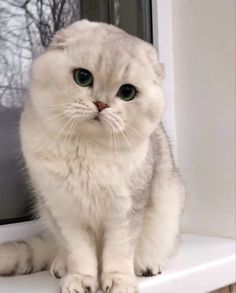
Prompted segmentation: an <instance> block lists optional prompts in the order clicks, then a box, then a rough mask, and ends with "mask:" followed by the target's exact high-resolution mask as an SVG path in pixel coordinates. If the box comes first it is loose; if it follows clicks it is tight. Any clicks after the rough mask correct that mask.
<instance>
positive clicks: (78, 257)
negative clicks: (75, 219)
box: [61, 223, 98, 293]
mask: <svg viewBox="0 0 236 293" xmlns="http://www.w3.org/2000/svg"><path fill="white" fill-rule="evenodd" d="M64 228H65V227H64ZM74 228H75V229H73V224H72V223H71V225H69V226H67V227H66V230H64V232H62V234H63V235H64V238H65V240H66V248H67V251H68V254H67V259H66V263H67V274H66V275H65V277H64V278H63V279H62V281H61V292H62V293H76V292H80V293H87V292H91V293H95V292H96V290H97V286H98V284H97V256H96V245H95V241H94V239H93V236H92V235H91V232H90V231H89V230H87V229H86V228H85V227H79V226H76V227H75V226H74Z"/></svg>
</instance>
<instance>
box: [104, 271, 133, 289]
mask: <svg viewBox="0 0 236 293" xmlns="http://www.w3.org/2000/svg"><path fill="white" fill-rule="evenodd" d="M102 289H103V291H104V292H105V293H138V287H137V283H136V279H135V277H134V276H128V275H125V274H119V273H103V274H102Z"/></svg>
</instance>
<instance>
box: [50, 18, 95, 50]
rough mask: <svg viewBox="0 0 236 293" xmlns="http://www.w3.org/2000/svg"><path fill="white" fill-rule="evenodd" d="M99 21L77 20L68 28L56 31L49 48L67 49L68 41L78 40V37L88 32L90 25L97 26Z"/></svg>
mask: <svg viewBox="0 0 236 293" xmlns="http://www.w3.org/2000/svg"><path fill="white" fill-rule="evenodd" d="M96 26H97V23H95V22H90V21H88V20H86V19H83V20H79V21H76V22H74V23H72V24H71V25H69V26H68V27H67V28H64V29H61V30H59V31H58V32H56V33H55V35H54V36H53V38H52V41H51V43H50V45H49V47H48V49H49V50H50V49H52V50H55V49H65V48H66V47H67V45H68V43H69V42H70V41H72V40H77V39H78V37H79V36H80V35H81V34H83V32H86V30H87V28H88V27H96Z"/></svg>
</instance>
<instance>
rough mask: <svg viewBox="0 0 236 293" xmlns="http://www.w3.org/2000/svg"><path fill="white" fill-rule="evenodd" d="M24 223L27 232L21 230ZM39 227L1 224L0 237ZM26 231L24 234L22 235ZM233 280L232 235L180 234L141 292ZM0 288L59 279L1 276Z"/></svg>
mask: <svg viewBox="0 0 236 293" xmlns="http://www.w3.org/2000/svg"><path fill="white" fill-rule="evenodd" d="M25 226H27V231H28V232H27V233H24V231H25V230H24V229H25ZM35 231H38V225H37V223H27V224H16V225H9V226H2V227H0V241H3V240H11V239H15V238H19V236H20V235H21V237H24V236H25V235H27V234H29V233H34V232H35ZM24 234H25V235H24ZM234 282H235V241H234V240H232V239H224V238H215V237H206V236H200V235H193V234H185V235H183V241H182V244H181V246H180V249H179V252H178V255H177V256H175V257H174V258H173V259H172V260H171V262H170V263H169V265H168V267H167V268H166V269H165V270H163V272H162V274H161V275H158V276H157V277H152V278H140V279H139V287H140V291H141V293H155V292H161V293H173V292H178V293H189V292H190V291H191V293H195V292H196V293H200V292H209V291H212V290H215V289H218V288H221V287H224V286H226V285H229V284H232V283H234ZM0 292H4V293H42V292H43V293H53V292H55V293H56V292H59V282H58V281H57V280H55V279H54V278H52V277H51V276H50V275H49V273H48V272H41V273H37V274H32V275H27V276H16V277H0Z"/></svg>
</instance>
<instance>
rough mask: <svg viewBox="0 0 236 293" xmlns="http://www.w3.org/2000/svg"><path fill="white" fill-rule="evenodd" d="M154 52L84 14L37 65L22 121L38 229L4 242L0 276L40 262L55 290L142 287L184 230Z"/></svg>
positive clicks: (130, 292)
mask: <svg viewBox="0 0 236 293" xmlns="http://www.w3.org/2000/svg"><path fill="white" fill-rule="evenodd" d="M162 79H163V76H162V68H161V65H160V63H159V62H158V58H157V54H156V51H155V49H154V48H153V47H152V46H151V45H150V44H148V43H146V42H144V41H142V40H139V39H138V38H135V37H133V36H130V35H128V34H127V33H125V32H124V31H122V30H120V29H119V28H117V27H114V26H112V25H108V24H103V23H94V22H89V21H87V20H83V21H79V22H76V23H74V24H72V25H71V26H69V27H68V28H66V29H64V30H62V31H59V32H58V33H57V34H56V35H55V37H54V39H53V41H52V43H51V45H50V46H49V48H48V50H47V51H46V52H45V53H44V54H42V55H41V56H40V57H39V58H37V59H36V61H35V62H34V64H33V67H32V78H31V85H30V101H29V102H28V103H27V105H26V107H25V110H24V112H23V115H22V118H21V123H20V134H21V143H22V151H23V154H24V158H25V161H26V165H27V169H28V173H29V175H30V178H31V184H32V187H33V189H34V191H35V198H36V201H37V210H38V213H39V216H40V217H41V218H42V220H43V221H44V224H45V230H46V232H45V234H43V235H39V236H36V237H32V238H30V239H28V240H24V241H18V242H14V243H5V244H1V245H0V258H1V262H0V274H2V275H13V274H25V273H30V272H36V271H40V270H45V269H47V268H49V267H50V271H51V272H52V273H53V274H54V275H55V276H56V277H62V280H61V292H62V293H78V292H79V293H89V292H90V293H93V292H96V290H97V288H98V274H99V273H101V286H102V288H103V290H104V291H105V292H111V293H118V292H119V293H134V292H138V289H137V284H136V278H135V273H136V275H141V276H152V275H156V274H158V273H159V269H160V266H162V265H163V264H164V263H165V262H166V260H167V258H168V257H169V256H170V254H171V253H172V252H173V250H174V248H175V245H176V240H177V236H178V234H179V222H180V216H181V212H182V208H183V205H184V194H185V189H184V186H183V184H182V181H181V179H180V177H179V175H178V171H177V169H176V166H175V164H174V162H173V159H172V154H171V150H170V146H169V143H168V139H167V137H166V134H165V132H164V130H163V127H162V125H161V122H160V121H161V117H162V113H163V108H164V99H163V92H162Z"/></svg>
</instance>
